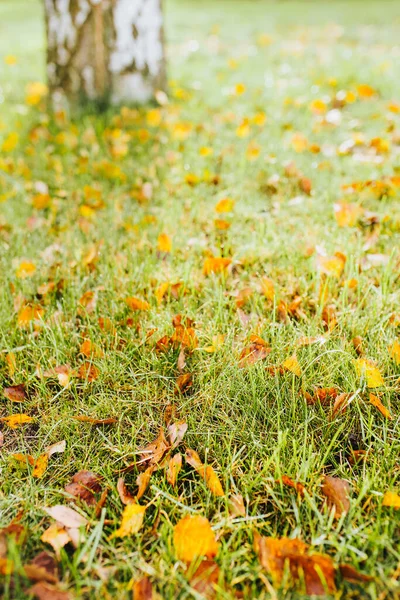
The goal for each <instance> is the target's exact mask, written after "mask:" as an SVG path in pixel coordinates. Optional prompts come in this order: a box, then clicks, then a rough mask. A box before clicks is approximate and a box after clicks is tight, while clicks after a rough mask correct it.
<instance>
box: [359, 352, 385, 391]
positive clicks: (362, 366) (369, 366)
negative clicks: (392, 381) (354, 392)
mask: <svg viewBox="0 0 400 600" xmlns="http://www.w3.org/2000/svg"><path fill="white" fill-rule="evenodd" d="M354 366H355V369H356V372H357V375H358V376H359V377H365V379H366V382H367V386H368V387H369V388H377V387H380V386H382V385H385V382H384V380H383V377H382V375H381V372H380V371H379V369H378V367H376V366H375V365H374V363H373V362H372V361H371V360H369V359H368V358H357V359H356V360H355V361H354Z"/></svg>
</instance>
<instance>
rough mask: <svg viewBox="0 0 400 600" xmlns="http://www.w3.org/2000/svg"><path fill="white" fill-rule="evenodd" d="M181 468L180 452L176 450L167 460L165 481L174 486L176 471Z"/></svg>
mask: <svg viewBox="0 0 400 600" xmlns="http://www.w3.org/2000/svg"><path fill="white" fill-rule="evenodd" d="M181 468H182V454H181V453H180V452H177V453H176V454H175V455H174V456H173V457H172V458H170V459H169V461H168V468H167V481H168V483H169V484H170V485H172V486H173V487H175V485H176V480H177V477H178V473H179V471H180V470H181Z"/></svg>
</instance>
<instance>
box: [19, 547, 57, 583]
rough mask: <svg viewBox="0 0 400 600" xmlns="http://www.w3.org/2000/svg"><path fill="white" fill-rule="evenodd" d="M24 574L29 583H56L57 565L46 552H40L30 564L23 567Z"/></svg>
mask: <svg viewBox="0 0 400 600" xmlns="http://www.w3.org/2000/svg"><path fill="white" fill-rule="evenodd" d="M24 572H25V575H26V576H27V577H28V579H30V580H31V581H47V582H48V583H56V582H57V581H58V573H57V563H56V561H55V560H54V558H53V556H51V555H50V554H48V553H47V552H40V553H39V554H37V555H36V556H35V558H34V559H33V560H32V561H31V562H30V563H28V564H26V565H24Z"/></svg>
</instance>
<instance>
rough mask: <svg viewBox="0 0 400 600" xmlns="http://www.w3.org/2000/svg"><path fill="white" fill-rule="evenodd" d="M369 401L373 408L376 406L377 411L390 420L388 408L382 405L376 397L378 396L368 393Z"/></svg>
mask: <svg viewBox="0 0 400 600" xmlns="http://www.w3.org/2000/svg"><path fill="white" fill-rule="evenodd" d="M369 401H370V403H371V404H372V405H373V406H375V408H377V409H378V410H379V412H380V413H381V414H382V415H383V416H384V417H385V418H386V419H390V420H392V419H393V417H392V415H391V414H390V411H389V409H388V408H386V406H384V405H383V404H382V402H381V400H380V398H378V396H375V394H370V395H369Z"/></svg>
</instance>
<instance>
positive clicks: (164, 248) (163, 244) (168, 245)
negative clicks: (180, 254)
mask: <svg viewBox="0 0 400 600" xmlns="http://www.w3.org/2000/svg"><path fill="white" fill-rule="evenodd" d="M157 248H158V250H159V251H160V252H171V250H172V241H171V238H170V237H169V235H167V234H166V233H160V235H159V236H158V240H157Z"/></svg>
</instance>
